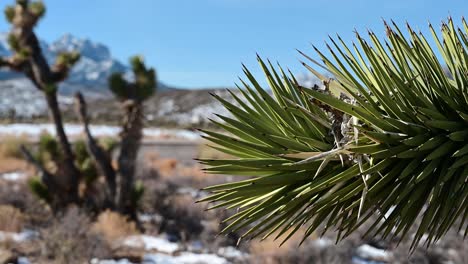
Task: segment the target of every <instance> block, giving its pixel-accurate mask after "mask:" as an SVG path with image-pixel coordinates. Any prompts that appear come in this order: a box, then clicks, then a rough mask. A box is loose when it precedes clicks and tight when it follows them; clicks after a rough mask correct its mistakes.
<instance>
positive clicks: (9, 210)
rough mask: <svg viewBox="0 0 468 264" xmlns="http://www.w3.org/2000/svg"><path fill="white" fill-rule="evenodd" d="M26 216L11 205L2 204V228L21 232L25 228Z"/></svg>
mask: <svg viewBox="0 0 468 264" xmlns="http://www.w3.org/2000/svg"><path fill="white" fill-rule="evenodd" d="M23 222H24V216H23V214H22V213H21V211H20V210H18V209H17V208H15V207H13V206H11V205H0V230H1V231H7V232H20V231H21V229H23Z"/></svg>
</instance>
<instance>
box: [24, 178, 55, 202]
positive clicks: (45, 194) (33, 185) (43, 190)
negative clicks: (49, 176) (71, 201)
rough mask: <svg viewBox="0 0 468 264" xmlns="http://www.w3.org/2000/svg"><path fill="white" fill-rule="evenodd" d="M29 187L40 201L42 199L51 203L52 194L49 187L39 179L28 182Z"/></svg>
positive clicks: (31, 179)
mask: <svg viewBox="0 0 468 264" xmlns="http://www.w3.org/2000/svg"><path fill="white" fill-rule="evenodd" d="M28 186H29V189H30V190H31V192H32V193H33V194H34V195H36V196H37V197H38V198H39V199H42V200H44V201H46V202H48V203H49V202H50V201H51V197H50V193H49V190H48V189H47V187H46V186H45V185H44V184H43V183H42V182H41V180H40V179H39V177H33V178H30V179H29V181H28Z"/></svg>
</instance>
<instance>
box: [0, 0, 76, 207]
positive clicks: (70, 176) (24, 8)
mask: <svg viewBox="0 0 468 264" xmlns="http://www.w3.org/2000/svg"><path fill="white" fill-rule="evenodd" d="M44 14H45V7H44V4H43V3H42V2H40V1H38V2H30V1H27V0H17V1H16V5H14V6H8V7H6V9H5V16H6V19H7V20H8V22H9V23H10V24H11V25H12V29H11V32H10V34H9V35H8V42H9V45H10V47H11V49H12V50H13V52H14V55H13V56H11V57H9V58H0V67H8V68H10V69H11V70H14V71H17V72H22V73H24V74H25V75H26V76H27V77H28V78H29V79H30V80H31V82H32V83H33V84H34V85H35V86H36V88H37V89H39V90H40V91H41V92H42V93H43V94H44V96H45V99H46V101H47V105H48V107H49V112H50V116H51V118H52V120H53V122H54V124H55V129H56V133H57V137H58V140H59V143H60V144H59V145H60V148H59V150H60V153H61V154H62V155H61V160H60V161H59V163H60V165H59V166H60V168H61V173H60V177H49V176H50V175H48V174H47V173H43V175H42V176H43V177H44V179H43V182H44V183H46V184H47V187H48V188H49V189H51V190H52V189H53V190H54V192H55V193H57V195H59V196H60V197H61V198H60V203H64V204H67V203H75V202H77V201H78V181H79V171H78V169H77V168H76V166H75V164H74V155H73V152H72V149H71V145H70V143H69V141H68V138H67V136H66V134H65V130H64V128H63V122H62V116H61V113H60V109H59V105H58V101H57V88H58V84H59V83H60V82H61V81H63V80H64V79H66V78H67V75H68V73H69V71H70V68H71V67H72V66H73V64H75V63H76V62H77V61H78V60H79V58H80V55H79V54H78V53H75V52H64V53H61V54H59V55H58V56H57V59H56V61H55V64H54V65H49V64H48V63H47V61H46V59H45V57H44V56H43V54H42V51H41V47H40V45H39V41H38V39H37V37H36V34H35V33H34V31H33V29H34V27H35V26H36V24H37V23H38V21H39V20H40V19H41V18H42V17H43V16H44ZM28 156H29V157H32V156H31V155H28ZM46 178H49V179H46Z"/></svg>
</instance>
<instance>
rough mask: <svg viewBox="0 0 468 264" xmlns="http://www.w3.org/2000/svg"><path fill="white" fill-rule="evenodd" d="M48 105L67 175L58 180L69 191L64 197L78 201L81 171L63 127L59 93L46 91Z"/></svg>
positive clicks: (71, 200) (68, 200)
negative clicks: (75, 161)
mask: <svg viewBox="0 0 468 264" xmlns="http://www.w3.org/2000/svg"><path fill="white" fill-rule="evenodd" d="M45 96H46V100H47V105H48V106H49V111H50V116H51V118H52V120H53V122H54V125H55V131H56V133H57V137H58V139H59V143H60V148H61V151H62V154H63V162H64V165H65V168H62V169H63V170H64V171H65V175H62V177H64V179H57V181H59V182H61V183H62V184H63V187H64V189H65V191H66V193H68V197H64V199H65V200H66V201H67V202H70V203H78V202H79V195H78V183H79V175H80V173H79V171H78V169H77V168H76V166H75V163H74V160H75V159H74V155H73V152H72V149H71V145H70V142H69V141H68V137H67V135H66V134H65V129H64V127H63V122H62V115H61V113H60V109H59V104H58V101H57V94H56V93H55V92H54V93H45Z"/></svg>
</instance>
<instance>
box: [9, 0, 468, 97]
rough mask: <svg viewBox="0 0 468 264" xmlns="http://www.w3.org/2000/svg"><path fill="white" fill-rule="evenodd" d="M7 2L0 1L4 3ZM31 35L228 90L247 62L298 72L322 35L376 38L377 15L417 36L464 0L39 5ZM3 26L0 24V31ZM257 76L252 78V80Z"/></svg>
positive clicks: (130, 0) (127, 0)
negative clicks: (97, 47) (42, 9)
mask: <svg viewBox="0 0 468 264" xmlns="http://www.w3.org/2000/svg"><path fill="white" fill-rule="evenodd" d="M11 2H13V0H0V4H1V5H4V4H8V3H11ZM45 3H46V5H47V8H48V10H47V15H46V18H45V19H44V20H43V21H42V22H41V23H40V25H39V27H38V35H40V37H41V38H43V39H45V40H47V41H53V40H55V39H57V38H58V37H59V36H61V35H63V34H64V33H67V32H69V33H72V34H73V35H76V36H78V37H87V38H90V39H92V40H94V41H98V42H102V43H104V44H106V45H108V46H109V47H110V48H111V51H112V53H113V55H114V56H115V57H116V58H117V59H119V60H122V61H126V60H127V58H128V57H129V56H130V55H132V54H136V53H137V54H143V55H144V56H145V57H146V60H147V62H148V63H149V64H150V65H152V66H154V67H156V68H157V70H158V73H159V79H160V80H161V81H163V82H165V83H167V84H169V85H174V86H180V87H187V88H199V87H219V86H233V84H234V82H236V80H237V76H239V75H242V71H241V63H245V64H246V65H247V66H248V67H249V68H251V69H252V70H253V71H254V72H256V73H257V74H258V75H259V71H258V67H257V64H256V60H255V54H256V53H257V52H258V53H259V54H260V55H261V56H262V57H265V58H270V59H271V60H273V61H279V62H280V63H281V64H282V65H284V66H287V67H289V68H290V69H291V70H292V71H293V72H295V73H301V72H305V69H303V68H302V66H301V65H300V64H299V63H298V59H299V58H300V56H299V55H298V54H297V52H296V51H295V49H296V48H297V49H300V50H303V51H305V52H306V53H308V54H313V51H312V49H311V48H310V43H312V44H314V45H317V46H318V47H319V48H323V47H324V45H323V43H324V40H326V39H327V36H328V34H330V35H334V34H336V33H338V34H340V35H341V36H342V37H343V38H344V39H345V40H349V41H351V40H353V39H354V35H353V30H354V29H355V28H356V29H357V30H358V31H359V32H363V33H364V32H365V31H366V29H367V28H370V29H372V30H373V31H374V32H376V33H378V34H379V35H380V36H383V32H384V30H383V25H382V18H384V19H393V20H395V21H396V22H397V23H399V24H401V25H402V26H403V23H404V22H405V21H408V22H409V23H410V24H411V25H413V27H414V28H416V29H421V30H423V31H425V30H426V29H427V23H428V21H431V22H432V23H433V24H434V25H439V24H440V21H441V20H443V19H445V18H447V16H448V15H451V16H452V17H453V18H454V19H455V20H456V21H457V22H460V18H461V16H463V15H464V12H465V11H468V1H467V0H445V1H441V0H428V1H422V0H386V1H378V0H330V1H326V0H74V1H70V0H45ZM7 30H8V25H7V24H6V23H5V22H4V20H1V22H0V31H7ZM259 77H260V76H259Z"/></svg>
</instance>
